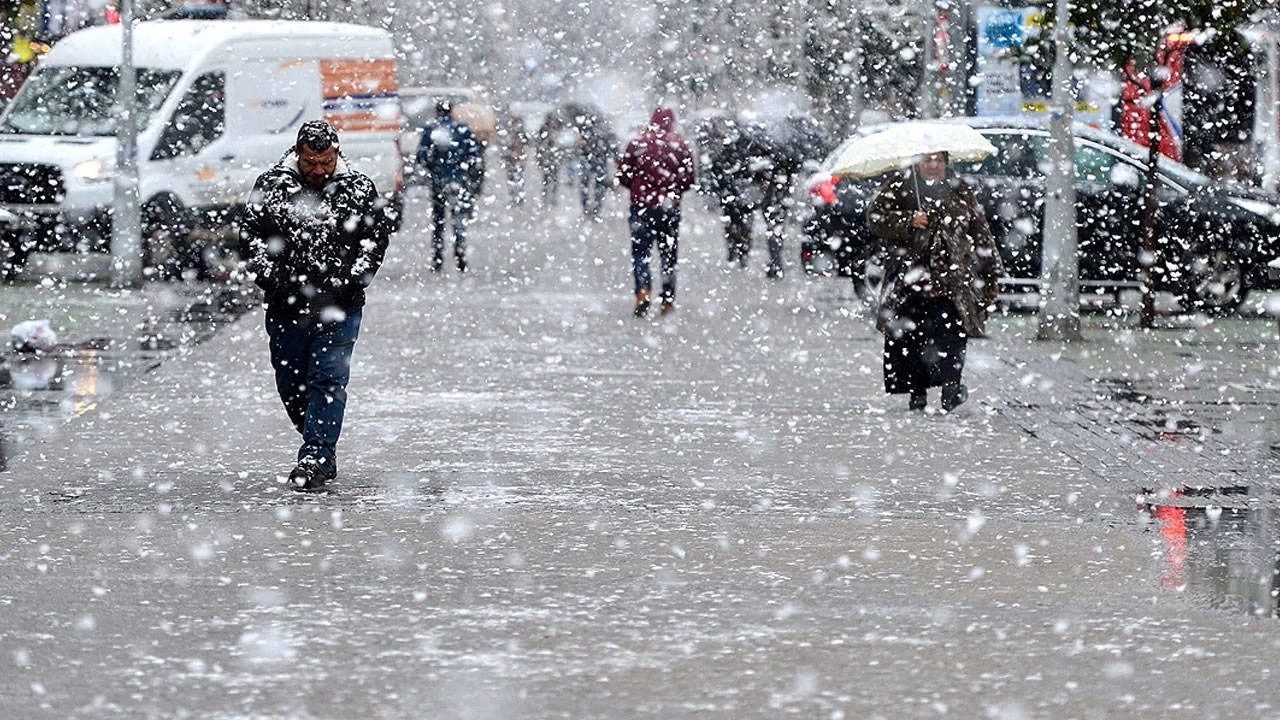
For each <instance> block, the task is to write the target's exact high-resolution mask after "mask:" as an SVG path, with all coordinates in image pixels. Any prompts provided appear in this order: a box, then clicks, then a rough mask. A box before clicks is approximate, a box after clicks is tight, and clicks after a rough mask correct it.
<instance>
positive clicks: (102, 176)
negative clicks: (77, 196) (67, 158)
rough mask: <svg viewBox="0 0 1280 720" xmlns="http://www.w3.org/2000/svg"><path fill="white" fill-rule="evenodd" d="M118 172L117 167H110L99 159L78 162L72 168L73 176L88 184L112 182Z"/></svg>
mask: <svg viewBox="0 0 1280 720" xmlns="http://www.w3.org/2000/svg"><path fill="white" fill-rule="evenodd" d="M115 172H116V168H115V165H108V164H106V163H104V162H102V161H101V160H99V159H98V158H93V159H91V160H85V161H82V162H78V163H76V164H75V166H74V167H72V168H71V176H72V177H75V178H79V179H81V180H85V181H87V182H104V181H106V180H110V179H111V178H112V177H113V176H114V175H115Z"/></svg>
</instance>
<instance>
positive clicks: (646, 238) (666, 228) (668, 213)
mask: <svg viewBox="0 0 1280 720" xmlns="http://www.w3.org/2000/svg"><path fill="white" fill-rule="evenodd" d="M630 225H631V271H632V275H634V276H635V286H636V287H635V291H636V292H637V293H638V292H640V291H641V290H645V291H648V290H649V289H650V288H652V287H653V277H652V276H651V275H650V272H649V258H650V257H651V256H652V254H653V245H654V243H657V245H658V257H659V258H660V260H661V265H662V299H663V300H664V301H666V302H675V300H676V261H677V259H678V258H677V254H678V253H677V245H678V243H679V240H680V208H660V207H639V206H636V205H632V206H631V218H630Z"/></svg>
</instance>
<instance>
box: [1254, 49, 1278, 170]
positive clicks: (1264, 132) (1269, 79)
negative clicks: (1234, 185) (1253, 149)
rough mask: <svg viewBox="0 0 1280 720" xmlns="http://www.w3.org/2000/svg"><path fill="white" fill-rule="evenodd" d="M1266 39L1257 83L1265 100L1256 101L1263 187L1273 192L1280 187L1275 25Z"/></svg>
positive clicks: (1258, 92)
mask: <svg viewBox="0 0 1280 720" xmlns="http://www.w3.org/2000/svg"><path fill="white" fill-rule="evenodd" d="M1263 43H1264V44H1265V45H1264V47H1265V48H1266V53H1267V54H1266V57H1267V60H1266V74H1265V75H1263V78H1262V80H1263V82H1260V83H1258V91H1257V94H1258V95H1262V96H1263V97H1262V102H1261V103H1258V105H1257V113H1258V126H1259V130H1260V133H1259V134H1258V135H1259V137H1260V138H1261V142H1262V187H1263V188H1264V189H1266V191H1267V192H1271V193H1274V192H1275V191H1276V188H1277V187H1280V144H1278V143H1280V138H1278V137H1277V135H1276V126H1277V122H1276V103H1277V102H1280V90H1277V75H1278V74H1280V71H1278V70H1277V67H1276V66H1277V61H1276V35H1275V31H1274V26H1273V25H1269V26H1268V28H1267V32H1266V35H1265V36H1264V39H1263Z"/></svg>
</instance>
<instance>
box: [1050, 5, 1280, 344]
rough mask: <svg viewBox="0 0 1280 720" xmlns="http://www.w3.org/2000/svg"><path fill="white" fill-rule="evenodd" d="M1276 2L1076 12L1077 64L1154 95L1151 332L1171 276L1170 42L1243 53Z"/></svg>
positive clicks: (1147, 261) (1146, 251)
mask: <svg viewBox="0 0 1280 720" xmlns="http://www.w3.org/2000/svg"><path fill="white" fill-rule="evenodd" d="M1275 5H1276V2H1275V0H1263V1H1262V2H1257V0H1184V2H1180V3H1170V2H1167V1H1165V0H1121V1H1120V2H1114V3H1090V4H1082V5H1080V6H1077V7H1074V8H1072V13H1071V23H1072V25H1073V27H1074V28H1075V37H1076V40H1077V45H1076V47H1075V56H1076V58H1077V60H1078V61H1079V60H1080V59H1083V58H1086V57H1093V58H1100V59H1101V60H1102V62H1103V64H1104V66H1105V67H1106V69H1110V70H1114V71H1118V72H1120V73H1121V74H1123V75H1125V76H1127V77H1128V78H1129V79H1132V80H1140V79H1141V78H1140V77H1139V76H1140V75H1141V76H1145V78H1148V80H1147V82H1148V83H1149V87H1150V92H1149V95H1148V97H1147V98H1146V100H1147V105H1148V106H1149V108H1150V122H1149V126H1148V130H1147V140H1148V142H1147V146H1148V148H1149V155H1148V163H1147V183H1146V188H1145V190H1146V196H1145V198H1144V200H1145V202H1144V207H1145V211H1144V218H1143V255H1142V257H1141V258H1140V260H1139V262H1140V265H1141V266H1142V271H1143V274H1142V286H1143V287H1142V326H1143V327H1150V326H1151V325H1152V323H1153V320H1154V316H1155V309H1154V300H1153V295H1152V286H1153V284H1154V280H1155V277H1154V274H1155V273H1159V272H1166V269H1165V268H1162V267H1161V265H1160V262H1159V260H1160V258H1161V256H1162V255H1163V254H1164V253H1163V248H1162V247H1161V245H1162V242H1161V239H1160V238H1159V237H1158V234H1157V228H1158V226H1159V223H1158V219H1159V216H1158V213H1159V195H1158V190H1159V188H1158V185H1157V178H1158V170H1159V162H1160V153H1159V147H1160V140H1161V137H1160V132H1161V127H1162V125H1161V123H1160V122H1159V117H1160V114H1161V112H1162V111H1163V109H1164V108H1163V103H1164V96H1163V83H1164V80H1165V79H1167V77H1168V74H1169V70H1168V67H1167V66H1166V60H1165V57H1166V54H1165V50H1166V42H1167V38H1168V35H1169V33H1170V31H1171V30H1175V29H1181V30H1196V31H1199V32H1200V33H1203V35H1204V36H1205V37H1214V38H1217V39H1218V40H1219V42H1220V43H1221V46H1222V49H1223V51H1224V52H1237V51H1242V48H1243V44H1244V38H1243V37H1242V36H1241V35H1240V34H1239V32H1238V30H1239V29H1240V28H1242V27H1244V26H1245V25H1247V24H1249V23H1250V22H1251V18H1252V17H1253V16H1254V15H1255V14H1256V13H1258V12H1259V11H1261V10H1262V9H1264V8H1266V9H1274V8H1275Z"/></svg>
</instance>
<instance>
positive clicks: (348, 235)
mask: <svg viewBox="0 0 1280 720" xmlns="http://www.w3.org/2000/svg"><path fill="white" fill-rule="evenodd" d="M392 212H393V211H392V209H391V208H389V207H387V206H386V203H385V201H384V200H383V198H382V197H381V196H379V195H378V191H377V189H376V188H375V187H374V184H373V181H372V180H370V179H369V178H368V176H366V175H364V174H362V173H359V172H356V171H354V170H351V169H350V168H349V167H348V166H347V164H346V161H345V159H341V158H340V159H339V160H338V167H337V170H336V171H335V172H334V174H333V177H331V178H330V179H329V182H328V183H326V184H325V186H324V188H323V189H321V190H318V191H317V190H312V189H310V188H308V187H306V185H304V184H303V181H302V176H301V174H300V173H299V172H298V159H297V155H295V154H294V152H293V151H290V152H288V153H287V154H286V155H285V156H284V158H282V159H281V161H280V162H279V163H278V164H277V165H276V166H275V167H273V168H271V169H270V170H268V171H266V172H265V173H263V174H262V175H260V176H259V177H258V180H257V182H255V183H254V186H253V192H252V193H251V194H250V196H249V202H248V203H247V206H246V208H245V213H244V218H243V220H242V221H241V224H240V233H241V238H242V240H243V241H244V244H245V245H246V246H247V247H248V249H249V258H248V267H247V269H248V271H249V273H250V276H251V277H252V278H253V281H254V282H255V283H257V285H258V286H259V287H261V288H262V289H263V291H264V292H265V293H266V303H267V306H268V307H269V308H271V309H272V310H276V311H285V312H290V311H292V312H296V313H297V314H298V315H302V314H306V313H309V312H312V313H314V312H318V311H320V310H322V309H324V308H325V307H329V306H336V307H339V308H342V309H343V310H355V309H357V308H360V307H363V306H364V301H365V297H364V289H365V288H366V287H368V285H369V284H370V283H371V282H372V281H373V276H374V274H375V273H377V272H378V268H379V267H381V266H382V259H383V257H384V256H385V254H386V252H387V243H388V242H389V238H390V234H391V228H392V225H393V220H394V218H393V217H392Z"/></svg>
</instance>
